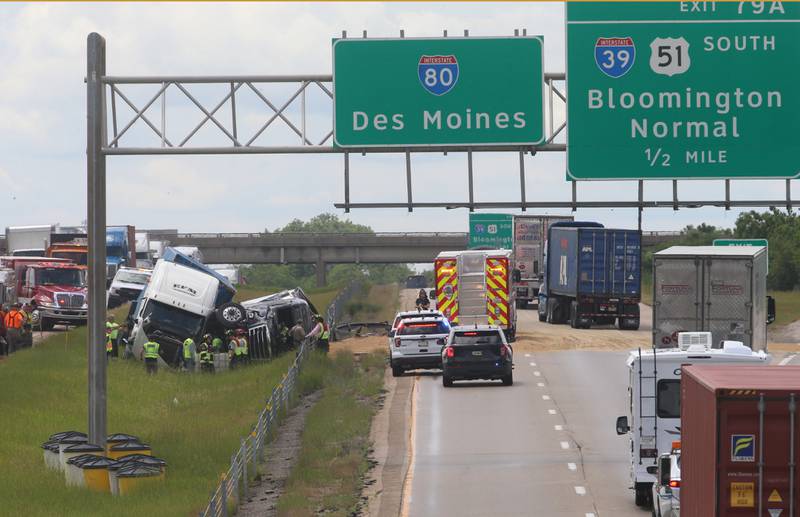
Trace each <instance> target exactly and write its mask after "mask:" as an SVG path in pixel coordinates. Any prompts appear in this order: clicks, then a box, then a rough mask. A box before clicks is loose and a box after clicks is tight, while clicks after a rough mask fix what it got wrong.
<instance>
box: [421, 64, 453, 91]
mask: <svg viewBox="0 0 800 517" xmlns="http://www.w3.org/2000/svg"><path fill="white" fill-rule="evenodd" d="M417 73H418V74H419V82H420V83H422V87H423V88H425V89H426V90H428V92H430V93H432V94H433V95H444V94H445V93H447V92H449V91H450V90H452V89H453V87H454V86H455V85H456V82H458V60H457V59H456V56H454V55H452V54H450V55H448V56H424V55H423V56H421V57H420V58H419V63H418V64H417Z"/></svg>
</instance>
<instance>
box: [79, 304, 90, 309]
mask: <svg viewBox="0 0 800 517" xmlns="http://www.w3.org/2000/svg"><path fill="white" fill-rule="evenodd" d="M88 308H89V304H88V303H84V304H83V305H81V309H88Z"/></svg>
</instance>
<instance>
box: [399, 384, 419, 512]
mask: <svg viewBox="0 0 800 517" xmlns="http://www.w3.org/2000/svg"><path fill="white" fill-rule="evenodd" d="M418 379H419V376H416V375H415V376H414V380H413V384H412V385H411V416H410V420H411V421H410V422H409V427H410V429H409V432H408V448H409V450H408V453H407V454H408V470H407V471H406V475H405V479H403V488H402V490H403V492H402V495H401V499H400V515H401V517H408V512H409V506H410V505H411V487H412V486H414V467H415V462H416V448H415V447H414V440H416V438H417V436H416V434H417V406H418V405H419V402H418V400H417V398H418V397H419V389H418V388H417V380H418Z"/></svg>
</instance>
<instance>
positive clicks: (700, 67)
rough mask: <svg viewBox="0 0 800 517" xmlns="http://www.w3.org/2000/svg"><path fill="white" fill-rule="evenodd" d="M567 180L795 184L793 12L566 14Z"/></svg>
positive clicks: (623, 8)
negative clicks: (782, 180)
mask: <svg viewBox="0 0 800 517" xmlns="http://www.w3.org/2000/svg"><path fill="white" fill-rule="evenodd" d="M566 13H567V90H568V94H569V95H568V97H567V113H568V116H567V121H568V122H567V131H568V135H567V178H568V179H571V180H572V179H576V180H601V179H678V178H689V179H712V178H795V177H798V175H799V173H800V141H799V140H798V139H797V134H798V133H799V132H800V90H798V88H797V85H798V84H800V69H798V67H797V62H798V59H800V5H798V4H797V3H795V2H783V3H781V2H778V1H774V2H773V1H765V2H733V1H732V2H712V1H705V2H704V1H701V2H676V1H669V2H568V3H567V6H566Z"/></svg>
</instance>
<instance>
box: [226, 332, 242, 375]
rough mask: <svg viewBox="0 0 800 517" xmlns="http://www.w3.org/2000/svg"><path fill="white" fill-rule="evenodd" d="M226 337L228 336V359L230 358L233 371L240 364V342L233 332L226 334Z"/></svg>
mask: <svg viewBox="0 0 800 517" xmlns="http://www.w3.org/2000/svg"><path fill="white" fill-rule="evenodd" d="M225 335H226V336H228V357H229V358H230V363H231V370H234V369H236V367H237V366H238V362H239V354H240V352H239V340H238V339H236V336H235V335H234V334H233V331H232V330H228V331H227V332H225Z"/></svg>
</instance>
